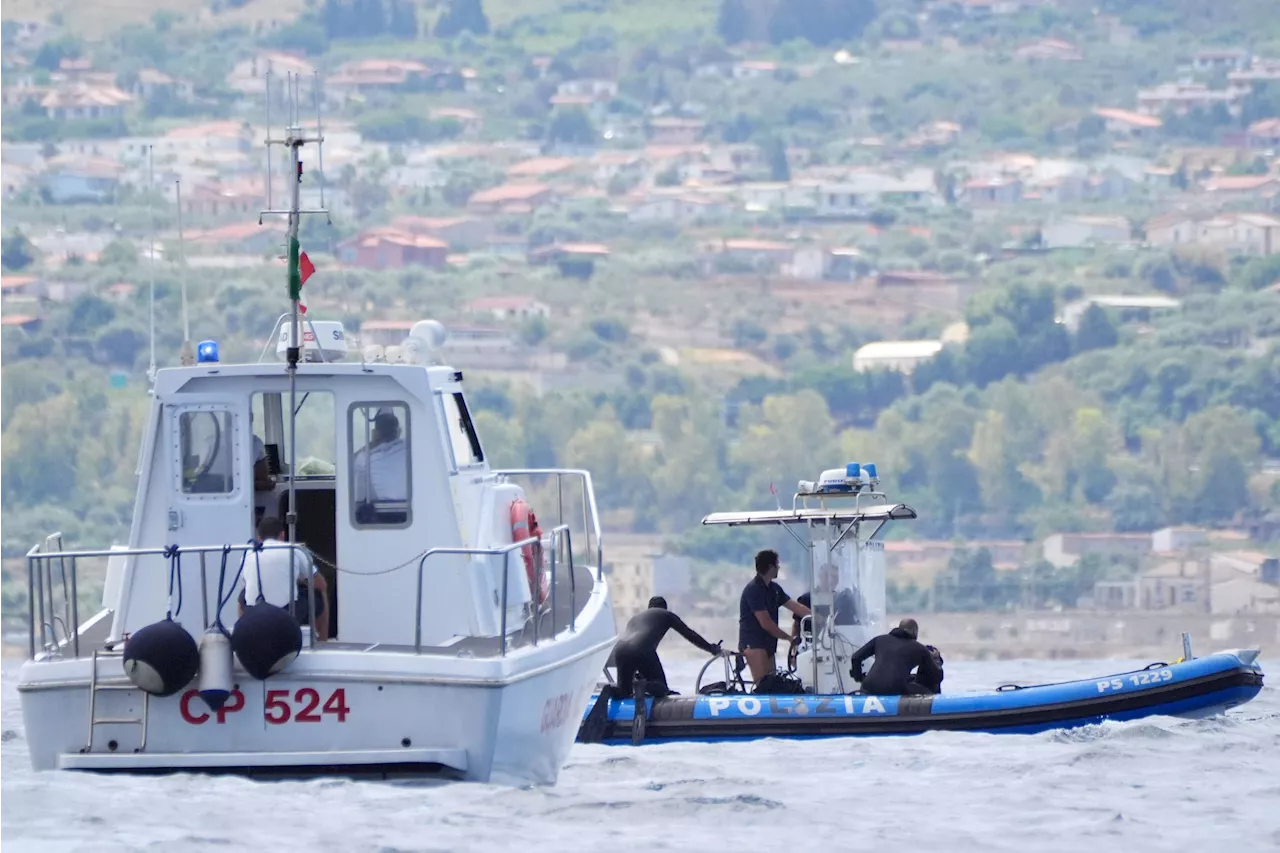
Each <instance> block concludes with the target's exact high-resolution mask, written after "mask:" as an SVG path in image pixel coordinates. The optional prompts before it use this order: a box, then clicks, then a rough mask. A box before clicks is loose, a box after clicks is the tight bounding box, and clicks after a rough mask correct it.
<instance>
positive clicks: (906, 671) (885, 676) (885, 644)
mask: <svg viewBox="0 0 1280 853" xmlns="http://www.w3.org/2000/svg"><path fill="white" fill-rule="evenodd" d="M872 655H874V656H875V659H876V660H875V663H873V664H871V672H869V673H867V675H866V676H865V677H863V675H862V662H863V661H865V660H866V659H867V658H869V657H871V656H872ZM850 664H851V666H850V671H851V672H852V674H853V677H854V678H855V679H856V680H857V681H860V682H861V683H862V691H863V692H864V693H869V694H871V695H874V696H902V695H904V694H907V695H912V694H914V695H924V694H930V693H936V692H937V691H936V690H931V689H930V687H932V686H934V685H941V683H942V670H941V669H940V668H939V667H938V664H937V662H936V661H934V659H933V655H931V654H930V653H929V649H928V648H926V647H925V645H924V644H923V643H921V642H919V641H918V640H914V639H912V638H911V635H910V634H908V633H907V632H906V631H904V630H903V629H902V628H894V629H893V630H892V631H890V632H889V633H887V634H881V635H880V636H878V637H874V638H872V639H871V640H870V642H868V643H867V644H866V645H865V646H863V647H862V648H860V649H858V651H857V652H856V653H854V656H853V659H852V660H851V661H850ZM916 667H919V675H918V676H917V678H916V679H915V680H913V679H912V678H911V670H913V669H916Z"/></svg>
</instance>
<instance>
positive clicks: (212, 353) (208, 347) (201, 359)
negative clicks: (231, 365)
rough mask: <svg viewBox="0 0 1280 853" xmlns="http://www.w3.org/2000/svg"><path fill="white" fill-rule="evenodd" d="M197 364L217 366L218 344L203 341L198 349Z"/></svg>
mask: <svg viewBox="0 0 1280 853" xmlns="http://www.w3.org/2000/svg"><path fill="white" fill-rule="evenodd" d="M196 362H197V363H198V364H217V363H218V342H217V341H201V342H200V344H199V345H198V346H197V347H196Z"/></svg>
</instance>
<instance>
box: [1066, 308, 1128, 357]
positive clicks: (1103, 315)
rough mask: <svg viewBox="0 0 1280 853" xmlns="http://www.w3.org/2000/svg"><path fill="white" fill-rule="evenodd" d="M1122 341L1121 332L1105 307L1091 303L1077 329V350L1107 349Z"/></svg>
mask: <svg viewBox="0 0 1280 853" xmlns="http://www.w3.org/2000/svg"><path fill="white" fill-rule="evenodd" d="M1119 342H1120V333H1119V332H1117V331H1116V326H1115V324H1114V323H1112V322H1111V317H1109V316H1108V315H1107V312H1106V310H1105V309H1103V308H1102V306H1100V305H1098V304H1096V303H1095V304H1093V305H1090V306H1089V307H1088V308H1086V309H1085V312H1084V314H1083V316H1081V317H1080V325H1079V327H1078V328H1077V329H1076V340H1075V350H1076V352H1086V351H1088V350H1091V349H1106V348H1108V347H1113V346H1115V345H1116V344H1117V343H1119Z"/></svg>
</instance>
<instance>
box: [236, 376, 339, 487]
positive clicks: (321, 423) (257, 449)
mask: <svg viewBox="0 0 1280 853" xmlns="http://www.w3.org/2000/svg"><path fill="white" fill-rule="evenodd" d="M249 412H250V418H251V421H250V428H251V429H252V430H253V438H252V439H251V441H252V442H253V454H254V459H253V462H254V466H255V469H254V473H255V476H258V468H257V466H258V462H259V458H260V457H261V459H262V461H263V462H264V463H265V465H266V467H267V470H268V472H269V473H270V474H272V475H275V476H279V475H282V474H285V475H287V474H288V473H289V464H290V459H291V455H290V452H289V395H288V394H286V393H277V392H272V393H266V394H264V393H256V394H254V395H253V398H252V400H251V403H250V407H249ZM294 413H295V415H296V418H297V420H296V423H295V429H296V431H297V437H298V454H297V466H298V479H299V480H332V479H333V478H334V474H335V471H336V469H335V467H334V466H335V463H336V462H337V452H336V450H335V448H334V430H335V429H336V426H335V424H336V423H337V420H336V418H334V414H333V413H334V403H333V394H332V393H330V392H328V391H300V392H298V399H297V402H296V404H295V406H294Z"/></svg>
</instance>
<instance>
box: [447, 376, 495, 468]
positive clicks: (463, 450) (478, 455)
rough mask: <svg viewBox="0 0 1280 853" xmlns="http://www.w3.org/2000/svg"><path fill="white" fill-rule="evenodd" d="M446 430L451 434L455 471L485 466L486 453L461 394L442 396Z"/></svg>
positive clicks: (451, 450) (450, 442)
mask: <svg viewBox="0 0 1280 853" xmlns="http://www.w3.org/2000/svg"><path fill="white" fill-rule="evenodd" d="M440 403H441V406H442V407H443V409H444V423H445V428H446V430H447V431H448V433H449V449H450V452H452V454H453V469H454V470H455V471H457V470H460V469H462V468H474V467H475V466H477V465H482V464H484V452H483V451H482V450H481V448H480V438H479V436H477V435H476V427H475V424H473V423H472V422H471V412H470V411H468V409H467V401H466V400H465V399H464V398H463V396H462V394H461V393H458V392H455V393H452V394H441V395H440Z"/></svg>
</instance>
